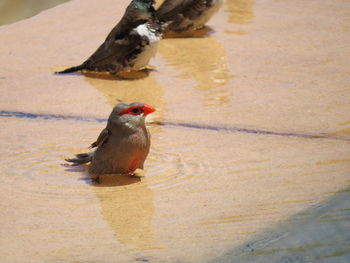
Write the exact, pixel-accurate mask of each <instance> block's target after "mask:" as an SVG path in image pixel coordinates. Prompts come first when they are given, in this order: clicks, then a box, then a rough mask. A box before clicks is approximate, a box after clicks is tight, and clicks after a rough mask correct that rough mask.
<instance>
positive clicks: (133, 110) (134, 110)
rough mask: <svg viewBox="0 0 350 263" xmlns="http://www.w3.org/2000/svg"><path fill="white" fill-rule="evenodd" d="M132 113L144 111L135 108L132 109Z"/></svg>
mask: <svg viewBox="0 0 350 263" xmlns="http://www.w3.org/2000/svg"><path fill="white" fill-rule="evenodd" d="M131 112H132V113H135V114H139V113H141V112H142V110H141V109H140V108H134V109H132V110H131Z"/></svg>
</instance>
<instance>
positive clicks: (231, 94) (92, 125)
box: [0, 0, 350, 263]
mask: <svg viewBox="0 0 350 263" xmlns="http://www.w3.org/2000/svg"><path fill="white" fill-rule="evenodd" d="M127 4H128V1H124V0H123V1H112V0H104V1H103V5H102V4H101V1H97V0H84V1H83V0H73V1H71V2H68V3H66V4H63V5H60V6H57V7H55V8H53V9H50V10H47V11H45V12H43V13H41V14H39V15H37V16H35V17H33V18H31V19H28V20H24V21H20V22H17V23H15V24H11V25H7V26H3V27H0V41H1V45H0V59H1V62H2V67H1V68H0V89H1V91H2V96H1V97H0V111H1V116H2V117H1V129H0V143H1V149H2V150H1V152H0V160H1V161H0V164H1V165H0V173H1V176H0V181H1V184H0V185H1V186H0V197H1V198H0V200H1V201H0V202H1V207H2V209H1V210H0V223H1V226H2V227H1V230H0V244H1V246H0V253H1V255H2V260H3V262H29V263H30V262H94V263H95V262H118V263H119V262H145V261H148V262H207V261H210V260H212V259H215V258H216V257H218V256H219V255H221V254H222V253H224V252H225V251H227V250H228V249H231V248H233V247H235V246H239V245H241V244H242V243H244V242H245V241H246V240H248V239H251V238H253V237H254V236H255V235H257V234H259V233H261V232H263V231H264V230H265V229H267V228H268V227H271V226H273V225H274V224H275V223H277V222H282V221H283V220H285V219H286V218H287V217H288V216H290V215H292V214H294V213H296V212H299V211H302V210H303V209H306V208H308V207H310V206H313V205H315V204H317V203H319V202H322V201H324V200H326V199H327V198H329V197H330V196H332V194H333V193H334V192H336V191H339V190H342V189H344V188H346V187H348V186H349V184H350V175H349V172H350V148H349V146H350V117H349V112H350V111H349V110H350V98H349V91H350V87H349V83H350V62H349V55H350V46H349V44H348V43H350V34H349V29H350V21H349V17H350V4H349V3H346V2H344V1H341V0H332V1H323V2H322V3H320V2H319V1H316V0H310V1H307V2H305V1H301V0H294V1H292V0H288V1H274V0H259V1H258V0H257V1H235V0H227V1H226V3H225V5H224V7H223V8H222V9H221V11H220V12H219V13H218V14H217V15H216V16H215V17H214V18H213V19H212V20H211V21H210V22H209V26H210V27H211V28H212V29H213V30H214V31H213V32H211V33H210V34H209V35H207V36H204V37H202V38H185V39H164V40H163V41H162V42H161V44H160V49H159V53H158V55H157V56H156V58H155V59H153V60H152V61H151V65H152V66H154V68H155V69H156V70H155V71H153V72H151V73H150V75H149V76H147V77H146V78H143V79H139V80H135V81H120V80H111V79H98V78H91V77H87V76H84V75H81V74H72V75H66V76H57V75H54V74H53V71H54V70H58V69H62V68H64V67H66V66H71V65H75V64H79V63H80V62H82V61H83V60H84V59H85V58H87V57H88V56H89V55H90V54H91V53H92V52H93V51H94V50H95V49H96V47H97V46H98V45H99V44H100V43H101V42H102V41H103V40H104V38H105V36H106V35H107V34H108V32H109V30H110V29H111V28H112V27H113V26H114V25H115V23H116V21H118V20H119V18H120V17H121V16H122V14H123V12H124V9H125V7H126V6H127ZM117 99H122V100H125V101H126V102H132V101H142V102H145V103H148V104H150V105H152V106H154V107H156V108H157V109H158V111H157V113H156V114H154V116H152V115H153V114H152V115H151V116H150V117H151V118H150V121H151V122H153V121H156V122H161V123H163V124H164V125H155V124H152V125H150V130H151V133H152V148H151V153H150V156H149V158H148V160H147V162H146V172H145V177H144V178H141V179H136V178H128V177H124V176H114V177H113V176H107V177H104V178H102V179H103V180H102V184H101V185H92V184H91V183H90V179H89V177H88V175H87V174H86V171H85V170H84V169H79V168H78V169H77V168H74V169H72V168H70V167H67V166H65V165H64V161H63V159H64V158H66V157H69V156H71V155H72V154H74V153H77V152H80V151H86V150H87V147H88V146H89V145H90V143H91V142H93V141H94V140H95V139H96V137H97V136H98V134H99V132H100V130H101V129H102V128H103V127H104V125H105V123H104V122H103V121H96V118H97V119H103V118H107V116H108V115H109V113H110V111H111V109H112V107H113V105H114V104H115V103H116V102H117ZM11 112H17V113H11ZM18 112H22V113H24V114H22V115H21V114H19V113H18ZM27 113H32V114H35V115H33V116H39V117H40V116H41V117H42V118H29V117H30V116H31V115H28V114H27ZM6 114H7V115H9V116H8V117H4V115H6ZM58 115H59V116H58ZM33 116H32V117H33ZM60 116H61V117H60ZM68 116H71V118H68ZM19 117H23V118H19ZM43 117H45V118H43Z"/></svg>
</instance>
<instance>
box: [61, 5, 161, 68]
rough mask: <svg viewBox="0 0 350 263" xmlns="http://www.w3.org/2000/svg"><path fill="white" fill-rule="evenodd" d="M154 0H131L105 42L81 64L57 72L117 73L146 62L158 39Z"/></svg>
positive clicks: (143, 65) (154, 51)
mask: <svg viewBox="0 0 350 263" xmlns="http://www.w3.org/2000/svg"><path fill="white" fill-rule="evenodd" d="M153 4H154V0H132V1H131V3H130V4H129V6H128V7H127V9H126V11H125V14H124V16H123V17H122V19H121V20H120V22H119V23H118V24H117V25H116V26H115V27H114V28H113V30H112V31H111V32H110V33H109V35H108V36H107V38H106V40H105V41H104V43H103V44H102V45H101V46H100V47H99V48H98V49H97V50H96V51H95V53H93V54H92V55H91V56H90V57H89V58H88V59H87V60H86V61H85V62H84V63H83V64H81V65H79V66H75V67H71V68H68V69H65V70H63V71H60V72H57V73H60V74H63V73H71V72H75V71H79V70H87V71H95V72H110V73H117V72H121V71H128V70H138V69H141V68H143V67H145V66H147V64H148V62H149V60H150V59H151V57H152V56H154V55H155V53H156V51H157V45H158V42H159V40H160V39H161V26H160V24H159V23H158V22H157V20H156V19H155V17H154V14H155V10H154V7H153Z"/></svg>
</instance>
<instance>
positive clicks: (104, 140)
mask: <svg viewBox="0 0 350 263" xmlns="http://www.w3.org/2000/svg"><path fill="white" fill-rule="evenodd" d="M154 111H155V109H154V108H153V107H151V106H149V105H147V104H143V103H139V102H134V103H131V104H125V103H119V104H118V105H117V106H115V107H114V109H113V111H112V113H111V114H110V116H109V118H108V122H107V126H106V128H105V129H103V130H102V132H101V133H100V135H99V136H98V138H97V140H96V141H95V142H94V143H92V144H91V148H96V150H95V151H93V152H90V153H83V154H77V155H76V158H72V159H66V161H68V162H71V163H72V164H73V165H80V164H85V163H88V162H91V166H90V168H89V171H90V173H92V174H111V173H116V174H133V173H134V172H135V170H136V169H137V168H140V169H143V165H144V162H145V160H146V157H147V155H148V152H149V149H150V145H151V141H150V134H149V131H148V129H147V128H146V125H145V117H146V116H147V115H148V114H150V113H152V112H154Z"/></svg>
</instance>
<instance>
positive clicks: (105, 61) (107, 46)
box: [84, 31, 147, 72]
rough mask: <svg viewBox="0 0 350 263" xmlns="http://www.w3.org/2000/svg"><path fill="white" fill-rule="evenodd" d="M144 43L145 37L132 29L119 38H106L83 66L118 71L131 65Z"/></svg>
mask: <svg viewBox="0 0 350 263" xmlns="http://www.w3.org/2000/svg"><path fill="white" fill-rule="evenodd" d="M146 44H147V42H145V39H144V38H142V37H141V36H140V35H138V34H137V33H136V32H134V31H131V32H130V33H129V34H128V35H127V36H125V37H124V38H121V39H117V40H113V39H108V40H106V41H105V42H104V43H103V44H102V45H101V46H100V47H99V48H98V49H97V50H96V51H95V53H94V54H92V56H91V57H90V58H89V59H88V60H87V61H86V62H85V63H84V68H85V69H88V70H91V71H110V72H119V71H121V70H123V69H124V68H125V67H128V66H132V62H133V60H134V59H135V58H136V57H137V55H138V54H140V53H141V52H142V51H143V48H144V47H145V45H146Z"/></svg>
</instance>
